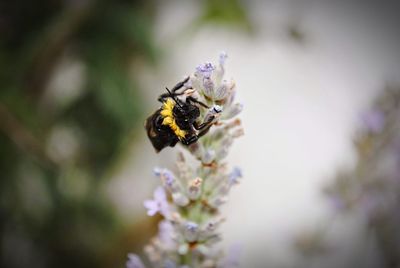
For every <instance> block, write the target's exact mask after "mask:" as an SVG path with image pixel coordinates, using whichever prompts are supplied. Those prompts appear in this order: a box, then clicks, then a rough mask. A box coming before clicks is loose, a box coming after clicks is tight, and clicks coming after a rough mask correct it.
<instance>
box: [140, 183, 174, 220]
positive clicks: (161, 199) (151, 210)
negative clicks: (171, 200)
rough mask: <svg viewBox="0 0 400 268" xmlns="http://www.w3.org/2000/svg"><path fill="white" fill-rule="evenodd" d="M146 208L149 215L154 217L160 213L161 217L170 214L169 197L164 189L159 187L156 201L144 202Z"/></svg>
mask: <svg viewBox="0 0 400 268" xmlns="http://www.w3.org/2000/svg"><path fill="white" fill-rule="evenodd" d="M143 204H144V207H145V208H146V209H147V215H149V216H154V215H156V214H157V212H159V213H160V214H161V215H163V216H166V215H167V214H168V203H167V196H166V194H165V191H164V189H163V188H162V187H158V188H157V189H156V190H155V191H154V199H153V200H146V201H144V203H143Z"/></svg>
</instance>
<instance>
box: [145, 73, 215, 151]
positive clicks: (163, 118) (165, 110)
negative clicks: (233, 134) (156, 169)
mask: <svg viewBox="0 0 400 268" xmlns="http://www.w3.org/2000/svg"><path fill="white" fill-rule="evenodd" d="M188 80H189V77H187V78H186V79H185V80H183V81H181V82H179V83H178V84H176V85H175V86H174V88H173V89H172V90H171V91H170V90H169V89H168V88H166V89H167V91H168V93H165V94H162V95H160V96H159V98H158V101H160V102H161V103H162V106H161V108H159V109H158V110H157V111H155V112H154V113H153V114H152V115H150V116H149V117H148V118H147V119H146V121H145V125H144V126H145V128H146V131H147V135H148V137H149V139H150V141H151V143H152V144H153V147H154V149H155V150H156V152H157V153H158V152H160V151H161V150H162V149H164V148H165V147H167V146H170V147H174V146H175V145H176V144H177V143H178V142H179V141H180V142H181V143H182V144H184V145H190V144H192V143H194V142H196V141H197V140H198V139H199V137H201V136H203V135H204V134H206V133H207V131H208V130H209V129H210V127H211V125H212V124H213V120H214V116H210V117H208V118H207V119H206V121H205V122H203V123H199V122H198V118H199V117H200V108H199V106H203V107H204V108H208V106H207V105H206V104H204V103H202V102H200V101H198V100H197V99H196V98H194V97H193V96H191V95H192V94H193V93H194V92H195V90H194V89H192V88H187V89H185V90H184V91H182V92H178V90H179V89H181V88H182V87H183V85H184V84H185V83H186V82H187V81H188ZM179 96H185V97H186V100H182V99H180V98H179ZM216 112H218V111H216Z"/></svg>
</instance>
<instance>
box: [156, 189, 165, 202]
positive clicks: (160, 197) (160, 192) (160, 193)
mask: <svg viewBox="0 0 400 268" xmlns="http://www.w3.org/2000/svg"><path fill="white" fill-rule="evenodd" d="M166 198H167V196H166V194H165V191H164V188H162V187H161V186H158V187H157V189H156V190H155V191H154V200H156V201H158V202H165V201H166Z"/></svg>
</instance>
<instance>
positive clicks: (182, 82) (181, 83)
mask: <svg viewBox="0 0 400 268" xmlns="http://www.w3.org/2000/svg"><path fill="white" fill-rule="evenodd" d="M189 79H190V76H188V77H186V78H185V80H183V81H181V82H179V83H178V84H176V85H175V86H174V87H173V88H172V89H171V93H172V94H170V93H164V94H161V95H160V96H159V97H158V101H159V102H164V101H165V99H166V98H168V97H175V96H179V95H183V94H184V92H179V93H176V91H177V90H179V89H180V88H182V87H183V85H184V84H185V83H186V82H187V81H189ZM167 90H169V89H168V88H167Z"/></svg>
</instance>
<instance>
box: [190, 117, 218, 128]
mask: <svg viewBox="0 0 400 268" xmlns="http://www.w3.org/2000/svg"><path fill="white" fill-rule="evenodd" d="M214 118H215V116H210V118H209V119H208V120H207V121H206V122H203V123H201V124H200V125H199V124H198V123H197V122H194V123H193V127H194V128H195V129H196V130H200V131H201V130H203V129H204V128H206V127H208V126H211V122H212V121H213V120H214Z"/></svg>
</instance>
